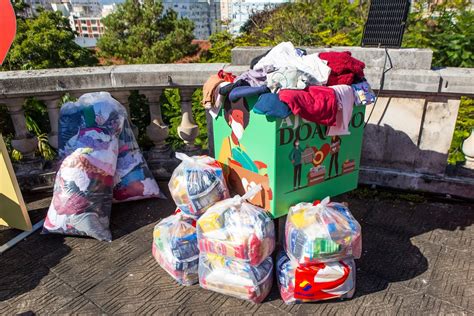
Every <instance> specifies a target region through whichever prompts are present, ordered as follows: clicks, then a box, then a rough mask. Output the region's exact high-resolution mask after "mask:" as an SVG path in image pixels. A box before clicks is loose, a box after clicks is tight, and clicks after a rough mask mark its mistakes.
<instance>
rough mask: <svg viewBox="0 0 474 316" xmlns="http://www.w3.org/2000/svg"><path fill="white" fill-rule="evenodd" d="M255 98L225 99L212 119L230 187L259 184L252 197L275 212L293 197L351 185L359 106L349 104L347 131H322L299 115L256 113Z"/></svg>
mask: <svg viewBox="0 0 474 316" xmlns="http://www.w3.org/2000/svg"><path fill="white" fill-rule="evenodd" d="M256 101H257V98H247V99H245V100H244V99H242V100H240V101H239V102H236V103H232V104H230V103H227V102H226V104H225V105H224V106H223V107H222V109H221V110H220V113H219V115H218V116H217V118H216V120H215V121H214V150H215V155H216V159H218V160H219V161H220V162H221V163H223V164H224V169H225V173H226V177H227V181H228V185H229V187H230V189H231V190H232V191H235V192H236V193H238V194H244V193H245V192H246V191H247V190H248V189H249V188H251V187H252V186H254V185H256V184H261V185H262V188H263V190H262V191H261V192H260V194H258V195H257V196H256V197H255V198H254V199H253V200H252V203H254V204H255V205H258V206H261V207H263V208H264V209H266V210H269V211H270V212H271V214H272V216H273V217H274V218H278V217H281V216H284V215H286V214H287V213H288V209H289V208H290V206H292V205H294V204H296V203H299V202H303V201H304V202H312V201H314V200H317V199H323V198H325V197H326V196H330V197H332V196H335V195H338V194H341V193H344V192H347V191H350V190H353V189H355V188H356V187H357V181H358V177H359V163H360V154H361V149H362V136H363V132H364V113H365V106H354V110H353V113H352V118H351V121H350V124H349V131H350V135H344V136H326V135H327V128H328V127H327V126H324V125H319V124H316V123H313V122H309V121H306V120H304V119H302V118H301V117H299V116H294V115H290V116H289V117H287V118H285V119H280V118H272V117H267V116H265V115H260V114H256V113H254V112H253V111H252V108H253V105H254V104H255V102H256Z"/></svg>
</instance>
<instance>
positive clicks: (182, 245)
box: [152, 211, 199, 285]
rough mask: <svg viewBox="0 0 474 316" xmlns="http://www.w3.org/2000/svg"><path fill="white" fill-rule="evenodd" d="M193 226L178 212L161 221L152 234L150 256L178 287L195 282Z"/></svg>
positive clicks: (196, 260) (195, 255)
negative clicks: (178, 284)
mask: <svg viewBox="0 0 474 316" xmlns="http://www.w3.org/2000/svg"><path fill="white" fill-rule="evenodd" d="M195 226H196V222H195V221H194V220H193V219H190V218H186V217H185V216H183V213H182V212H179V211H178V212H177V213H176V214H175V215H171V216H169V217H167V218H165V219H163V220H161V221H160V222H159V223H158V224H157V225H156V226H155V229H154V231H153V245H152V252H153V256H154V257H155V259H156V261H158V263H159V264H160V266H161V267H162V268H163V269H164V270H165V271H166V272H168V273H169V274H170V275H171V276H172V277H173V278H174V279H175V280H176V281H177V282H178V283H180V284H182V285H192V284H195V283H197V281H198V274H197V273H198V263H199V249H198V243H197V238H196V227H195Z"/></svg>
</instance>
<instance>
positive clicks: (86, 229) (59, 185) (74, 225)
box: [43, 92, 162, 241]
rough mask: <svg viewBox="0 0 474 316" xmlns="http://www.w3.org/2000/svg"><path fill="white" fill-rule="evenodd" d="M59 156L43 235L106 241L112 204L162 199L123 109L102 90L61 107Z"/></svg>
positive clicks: (108, 239)
mask: <svg viewBox="0 0 474 316" xmlns="http://www.w3.org/2000/svg"><path fill="white" fill-rule="evenodd" d="M59 158H60V159H62V163H61V166H60V168H59V170H58V173H57V174H56V180H55V184H54V193H53V200H52V203H51V206H50V208H49V211H48V214H47V217H46V219H45V223H44V228H43V233H60V234H66V235H84V236H90V237H93V238H96V239H99V240H106V241H110V240H111V234H110V230H109V221H110V211H111V203H112V201H126V200H135V199H141V198H148V197H159V196H162V194H161V192H160V190H159V187H158V184H157V183H156V181H155V180H154V178H153V177H152V175H151V172H150V170H149V169H148V166H147V165H146V163H145V161H144V159H143V156H142V154H141V153H140V151H139V149H138V145H137V142H136V140H135V137H134V136H133V133H132V131H131V128H130V125H129V123H128V118H127V112H126V111H125V108H124V107H123V106H122V105H121V104H120V103H119V102H117V101H116V100H115V99H113V98H112V97H111V95H110V94H109V93H107V92H97V93H87V94H84V95H83V96H81V97H80V98H79V99H78V101H77V102H68V103H66V104H64V105H63V106H62V107H61V110H60V116H59Z"/></svg>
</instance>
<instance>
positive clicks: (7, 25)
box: [0, 0, 16, 65]
mask: <svg viewBox="0 0 474 316" xmlns="http://www.w3.org/2000/svg"><path fill="white" fill-rule="evenodd" d="M15 33H16V17H15V11H14V10H13V6H12V4H11V2H10V0H0V65H1V64H3V61H4V60H5V57H6V56H7V53H8V50H9V49H10V46H11V45H12V43H13V40H14V39H15Z"/></svg>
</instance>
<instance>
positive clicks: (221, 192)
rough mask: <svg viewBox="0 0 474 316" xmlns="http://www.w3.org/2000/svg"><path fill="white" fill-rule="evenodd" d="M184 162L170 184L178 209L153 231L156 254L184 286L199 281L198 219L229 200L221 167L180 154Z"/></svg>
mask: <svg viewBox="0 0 474 316" xmlns="http://www.w3.org/2000/svg"><path fill="white" fill-rule="evenodd" d="M176 157H177V158H178V159H180V160H182V162H181V163H180V165H179V166H178V167H177V168H176V169H175V170H174V172H173V174H172V175H171V179H170V182H169V188H170V192H171V196H172V197H173V200H174V201H175V203H176V205H177V206H178V209H177V211H176V213H175V214H174V215H171V216H169V217H167V218H165V219H163V220H162V221H160V222H159V223H158V224H157V225H156V226H155V229H154V231H153V244H152V254H153V256H154V257H155V259H156V261H157V262H158V263H159V264H160V266H161V267H162V268H163V269H164V270H165V271H166V272H168V274H169V275H171V277H172V278H173V279H175V280H176V281H177V282H178V283H179V284H181V285H192V284H195V283H197V282H198V262H199V248H198V241H197V234H196V220H197V219H198V218H199V217H200V216H201V215H203V214H204V213H205V212H206V211H207V210H208V209H209V208H210V207H211V206H212V205H214V204H215V203H216V202H218V201H221V200H224V199H227V198H229V190H228V189H227V186H226V183H225V180H224V176H223V173H222V168H221V166H220V164H219V163H218V162H217V161H216V160H214V159H213V158H211V157H208V156H193V157H189V156H187V155H185V154H183V153H176Z"/></svg>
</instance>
